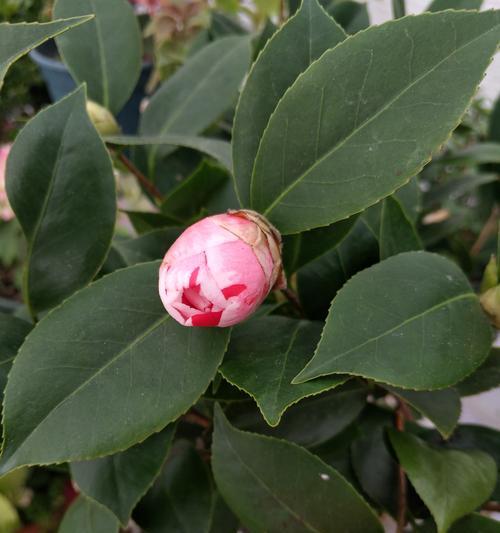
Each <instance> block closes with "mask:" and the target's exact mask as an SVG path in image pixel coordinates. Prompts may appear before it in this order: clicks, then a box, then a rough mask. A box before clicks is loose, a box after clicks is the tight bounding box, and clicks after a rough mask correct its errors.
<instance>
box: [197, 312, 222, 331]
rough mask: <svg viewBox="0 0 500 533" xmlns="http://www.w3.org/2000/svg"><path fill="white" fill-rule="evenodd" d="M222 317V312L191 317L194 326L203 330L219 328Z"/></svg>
mask: <svg viewBox="0 0 500 533" xmlns="http://www.w3.org/2000/svg"><path fill="white" fill-rule="evenodd" d="M221 316H222V311H213V312H211V313H203V314H201V315H194V316H193V317H191V320H192V322H193V326H197V327H203V328H213V327H214V326H218V325H219V322H220V319H221Z"/></svg>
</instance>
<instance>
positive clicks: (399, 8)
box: [392, 0, 406, 19]
mask: <svg viewBox="0 0 500 533" xmlns="http://www.w3.org/2000/svg"><path fill="white" fill-rule="evenodd" d="M392 14H393V16H394V18H395V19H400V18H401V17H404V16H405V15H406V7H405V0H392Z"/></svg>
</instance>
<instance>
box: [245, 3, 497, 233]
mask: <svg viewBox="0 0 500 533" xmlns="http://www.w3.org/2000/svg"><path fill="white" fill-rule="evenodd" d="M455 37H456V39H455ZM499 37H500V11H488V12H485V13H473V12H465V11H456V12H455V11H447V12H443V13H435V14H430V13H426V14H423V15H419V16H415V17H404V18H402V19H398V20H396V21H390V22H387V23H386V24H383V25H381V26H373V27H371V28H369V29H368V30H366V31H363V32H360V33H358V34H357V35H354V36H353V37H351V38H349V39H346V40H345V41H343V42H342V43H341V44H339V45H338V46H336V47H335V48H334V49H333V50H329V51H328V52H326V53H325V54H323V56H322V57H321V58H320V59H319V60H318V61H316V62H315V63H314V64H313V65H311V67H309V69H307V71H306V72H305V73H304V74H303V75H302V76H300V77H299V78H298V79H297V81H296V82H295V84H294V85H293V86H292V87H291V88H290V90H289V91H287V93H286V94H285V96H284V97H283V98H282V99H281V101H280V103H279V104H278V106H277V108H276V111H275V112H274V114H273V116H272V118H271V120H270V121H269V124H268V126H267V128H266V131H265V133H264V136H263V138H262V140H261V143H260V147H259V151H258V154H257V158H256V161H255V166H254V172H253V176H252V186H251V191H252V192H251V200H252V201H251V205H252V207H253V208H254V209H256V210H257V211H260V212H262V213H263V214H264V215H265V216H267V217H268V218H269V219H270V221H271V222H272V223H273V224H275V225H276V227H277V228H278V229H279V230H280V231H281V232H282V233H285V234H288V233H299V232H301V231H304V230H307V229H311V228H315V227H319V226H326V225H328V224H331V223H332V222H335V221H337V220H342V219H343V218H346V217H348V216H350V215H352V214H354V213H357V212H359V211H361V210H363V209H364V208H366V207H368V206H370V205H372V204H374V203H376V202H377V201H378V200H380V199H381V198H384V197H386V196H388V195H390V194H391V193H392V192H393V191H394V190H395V189H397V188H398V187H401V186H402V185H404V184H405V183H406V182H407V181H408V180H409V178H411V177H412V176H413V175H415V174H416V173H417V172H418V171H419V170H420V169H421V168H422V167H423V165H424V164H425V163H426V162H427V161H428V160H429V159H430V157H431V155H432V153H433V152H434V151H435V150H436V149H437V148H438V147H439V146H440V145H441V144H443V142H444V141H445V140H446V138H447V137H448V136H449V134H450V132H451V131H452V130H453V129H454V128H455V127H456V125H457V124H458V122H459V120H460V118H461V116H462V114H463V113H464V111H465V110H466V108H467V106H468V105H469V103H470V100H471V97H472V96H473V94H474V93H475V91H476V88H477V85H478V83H479V82H480V80H481V79H482V77H483V73H484V71H485V70H486V68H487V66H488V64H489V62H490V59H491V56H492V55H493V54H494V52H495V51H496V48H497V45H498V41H499ZM464 70H465V71H467V76H464V75H463V72H464Z"/></svg>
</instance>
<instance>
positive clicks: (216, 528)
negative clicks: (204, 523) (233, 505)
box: [209, 494, 239, 533]
mask: <svg viewBox="0 0 500 533" xmlns="http://www.w3.org/2000/svg"><path fill="white" fill-rule="evenodd" d="M238 526H239V521H238V519H237V518H236V516H234V514H233V513H232V512H231V510H230V509H229V507H228V506H227V505H226V502H225V501H224V500H223V499H222V497H221V496H220V494H217V495H216V497H215V503H214V508H213V512H212V522H211V524H210V531H209V533H235V532H237V531H238Z"/></svg>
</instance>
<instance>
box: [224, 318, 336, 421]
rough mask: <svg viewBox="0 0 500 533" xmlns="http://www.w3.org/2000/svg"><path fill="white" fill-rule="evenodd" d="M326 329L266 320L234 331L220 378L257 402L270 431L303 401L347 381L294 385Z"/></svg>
mask: <svg viewBox="0 0 500 533" xmlns="http://www.w3.org/2000/svg"><path fill="white" fill-rule="evenodd" d="M322 326H323V325H322V324H321V323H319V322H307V321H305V320H294V319H291V318H286V317H282V316H268V317H263V318H259V319H255V320H250V321H248V322H246V323H245V324H242V325H241V326H238V327H236V328H234V330H233V333H232V336H231V343H230V345H229V349H228V353H227V354H226V357H225V358H224V363H223V364H222V367H221V369H220V372H221V374H222V375H223V376H224V378H225V379H226V380H227V381H229V382H230V383H232V384H233V385H236V386H237V387H238V388H240V389H243V390H244V391H245V392H247V393H248V394H250V395H251V396H252V397H253V398H254V399H255V401H256V402H257V405H258V406H259V409H260V410H261V412H262V415H263V416H264V418H265V419H266V421H267V423H268V424H269V425H271V426H277V425H278V424H279V421H280V418H281V416H282V414H283V413H284V412H285V410H286V409H287V407H289V406H290V405H292V404H293V403H295V402H298V401H299V400H300V399H301V398H305V397H306V396H311V395H314V394H319V393H320V392H322V391H325V390H328V389H332V388H334V387H337V386H338V385H340V384H341V383H343V382H345V381H346V378H345V377H343V376H334V377H333V379H332V378H331V377H330V378H326V379H319V380H315V381H310V382H308V383H304V384H303V385H292V384H291V383H290V382H291V381H292V379H293V377H294V376H296V375H297V372H298V371H299V370H300V369H301V368H303V367H304V364H305V363H306V362H307V361H308V360H309V359H310V358H311V355H312V353H313V352H314V348H315V347H316V345H317V343H318V340H319V338H320V335H321V330H322ZM263 376H265V379H263ZM304 385H305V386H304Z"/></svg>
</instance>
